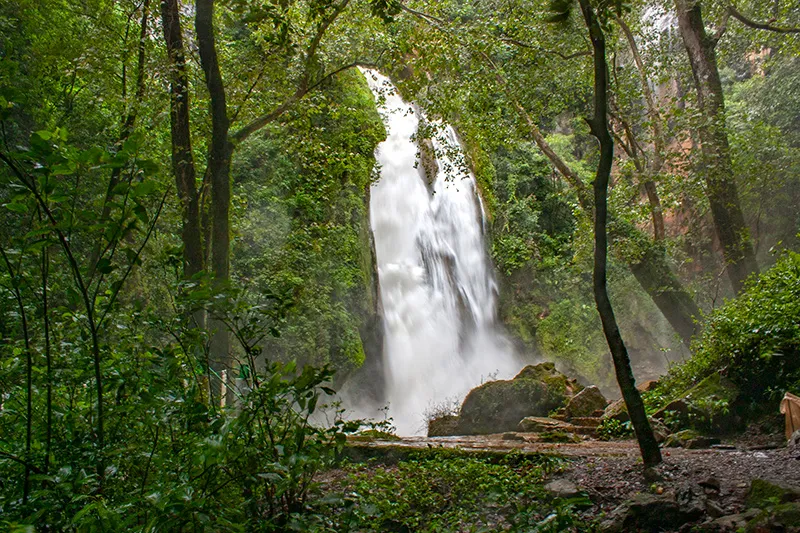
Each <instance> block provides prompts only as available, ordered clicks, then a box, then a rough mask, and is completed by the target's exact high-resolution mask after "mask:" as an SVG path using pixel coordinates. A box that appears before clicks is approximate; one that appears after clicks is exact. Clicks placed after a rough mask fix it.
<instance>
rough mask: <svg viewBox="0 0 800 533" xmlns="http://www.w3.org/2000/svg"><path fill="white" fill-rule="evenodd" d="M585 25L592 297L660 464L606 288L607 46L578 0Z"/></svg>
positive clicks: (642, 435) (639, 426) (650, 461)
mask: <svg viewBox="0 0 800 533" xmlns="http://www.w3.org/2000/svg"><path fill="white" fill-rule="evenodd" d="M580 6H581V11H582V12H583V17H584V20H585V21H586V26H587V28H588V29H589V36H590V38H591V41H592V49H593V52H594V53H593V57H594V116H593V117H592V118H591V119H590V120H589V121H588V122H589V126H590V128H591V131H592V135H594V136H595V137H596V138H597V140H598V141H599V142H600V162H599V163H598V166H597V174H596V176H595V181H594V203H595V205H594V208H595V209H594V213H595V215H594V239H595V248H594V273H593V276H592V280H593V288H594V297H595V302H596V304H597V311H598V313H600V320H601V322H602V324H603V332H604V333H605V336H606V341H608V347H609V349H610V350H611V357H612V359H613V361H614V369H615V371H616V375H617V382H618V383H619V388H620V391H621V392H622V397H623V398H624V399H625V405H626V407H627V408H628V413H629V415H630V417H631V422H632V423H633V429H634V432H635V433H636V440H637V441H638V442H639V449H640V451H641V453H642V460H643V461H644V464H645V466H651V465H656V464H658V463H660V462H661V452H660V451H659V449H658V443H657V442H656V439H655V436H654V435H653V430H652V428H651V427H650V422H649V421H648V419H647V413H646V412H645V410H644V403H643V402H642V398H641V396H640V395H639V391H638V390H637V389H636V382H635V380H634V377H633V371H632V370H631V362H630V358H629V357H628V351H627V349H626V348H625V343H624V342H623V341H622V335H620V332H619V327H618V326H617V321H616V318H615V316H614V309H613V307H612V306H611V300H610V299H609V297H608V289H607V287H606V262H607V254H608V249H607V248H608V237H607V234H606V223H607V218H608V201H607V200H608V182H609V178H610V176H611V164H612V162H613V159H614V141H613V139H612V138H611V134H610V133H609V130H608V109H607V108H608V64H607V62H606V45H605V36H604V35H603V30H602V29H601V27H600V24H599V22H598V20H597V18H596V15H595V12H594V8H593V7H592V6H591V4H590V3H589V0H580Z"/></svg>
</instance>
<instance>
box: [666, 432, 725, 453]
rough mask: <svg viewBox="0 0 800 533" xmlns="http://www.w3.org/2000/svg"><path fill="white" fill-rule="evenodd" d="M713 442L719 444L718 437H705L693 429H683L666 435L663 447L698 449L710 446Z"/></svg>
mask: <svg viewBox="0 0 800 533" xmlns="http://www.w3.org/2000/svg"><path fill="white" fill-rule="evenodd" d="M714 444H719V439H717V438H715V437H706V436H704V435H701V434H700V433H698V432H697V431H695V430H693V429H684V430H683V431H678V432H677V433H673V434H672V435H670V436H669V437H667V439H666V441H665V442H664V447H665V448H686V449H689V450H700V449H704V448H710V447H711V446H713V445H714Z"/></svg>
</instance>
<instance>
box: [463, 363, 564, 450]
mask: <svg viewBox="0 0 800 533" xmlns="http://www.w3.org/2000/svg"><path fill="white" fill-rule="evenodd" d="M579 386H580V385H578V384H577V382H574V380H570V379H569V378H567V376H565V375H564V374H561V373H560V372H558V371H557V370H556V369H555V365H553V363H541V364H538V365H535V366H527V367H525V368H524V369H522V371H521V372H520V373H519V374H517V376H516V377H515V378H514V379H511V380H499V381H490V382H488V383H484V384H483V385H481V386H479V387H476V388H474V389H472V390H471V391H470V392H469V394H468V395H467V397H466V398H465V399H464V403H463V404H462V405H461V415H460V417H459V424H458V433H457V434H461V435H482V434H489V433H504V432H506V431H516V430H517V426H518V425H519V422H520V420H522V419H523V418H525V417H528V416H546V415H547V413H549V412H550V411H552V410H553V409H555V408H556V407H559V406H561V405H564V403H565V402H566V401H567V398H568V397H569V395H570V394H571V393H572V391H574V390H575V388H576V387H579Z"/></svg>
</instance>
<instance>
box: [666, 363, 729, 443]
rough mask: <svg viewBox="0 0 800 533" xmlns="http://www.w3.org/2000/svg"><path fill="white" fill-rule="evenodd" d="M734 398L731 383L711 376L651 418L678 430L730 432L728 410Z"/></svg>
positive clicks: (722, 378)
mask: <svg viewBox="0 0 800 533" xmlns="http://www.w3.org/2000/svg"><path fill="white" fill-rule="evenodd" d="M738 396H739V389H738V388H737V387H736V385H734V384H733V382H731V381H730V380H729V379H727V378H725V377H722V376H720V375H719V374H713V375H711V376H709V377H707V378H705V379H704V380H702V381H701V382H700V383H698V384H697V385H695V386H694V387H692V388H691V389H689V390H688V391H686V392H685V393H684V394H682V395H680V396H678V397H676V398H675V399H673V400H672V401H671V402H669V403H668V404H667V405H666V406H664V407H662V408H661V409H659V410H658V411H656V412H655V413H654V414H653V418H657V419H659V420H664V421H665V422H667V424H668V425H672V424H678V425H679V426H680V427H692V428H695V429H701V430H702V429H712V430H715V429H720V428H725V429H730V428H731V425H732V424H734V422H735V420H734V416H733V414H732V413H731V409H730V406H731V405H732V404H733V403H734V402H735V401H736V399H737V397H738Z"/></svg>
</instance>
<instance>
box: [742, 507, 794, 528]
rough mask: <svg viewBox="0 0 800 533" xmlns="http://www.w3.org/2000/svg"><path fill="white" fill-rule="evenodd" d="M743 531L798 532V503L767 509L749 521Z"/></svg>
mask: <svg viewBox="0 0 800 533" xmlns="http://www.w3.org/2000/svg"><path fill="white" fill-rule="evenodd" d="M744 530H745V532H746V533H760V532H762V531H784V532H787V533H792V532H798V531H800V503H784V504H781V505H774V506H772V507H768V508H766V509H764V510H763V511H761V513H759V515H758V516H756V517H755V518H754V519H752V520H750V521H749V522H748V523H747V526H746V527H745V528H744Z"/></svg>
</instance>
